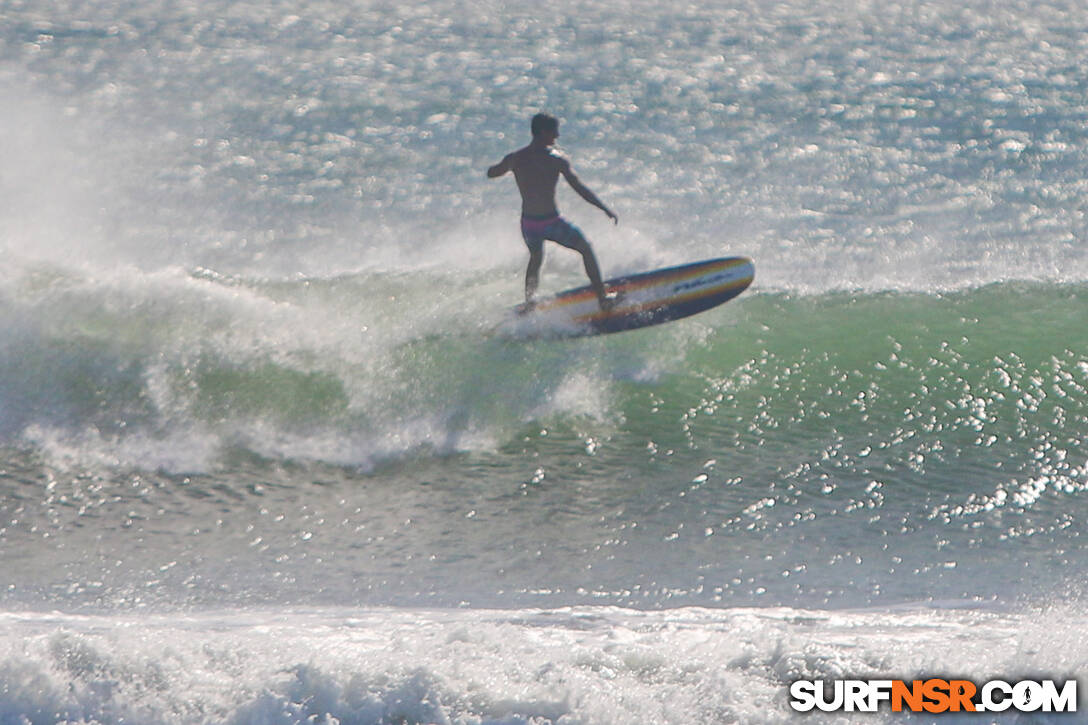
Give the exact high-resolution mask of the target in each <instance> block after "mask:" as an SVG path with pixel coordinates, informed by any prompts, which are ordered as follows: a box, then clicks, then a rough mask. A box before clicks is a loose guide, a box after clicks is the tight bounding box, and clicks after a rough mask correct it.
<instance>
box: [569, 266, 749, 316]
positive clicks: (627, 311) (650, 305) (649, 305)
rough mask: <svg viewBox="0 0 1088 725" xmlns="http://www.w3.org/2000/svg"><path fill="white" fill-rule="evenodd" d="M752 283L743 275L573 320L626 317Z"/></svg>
mask: <svg viewBox="0 0 1088 725" xmlns="http://www.w3.org/2000/svg"><path fill="white" fill-rule="evenodd" d="M751 283H752V279H751V278H750V277H744V278H742V279H738V280H733V281H732V282H729V283H727V284H723V285H719V286H717V287H712V288H711V289H709V290H700V291H698V292H691V293H689V294H686V295H682V296H680V297H669V298H668V299H663V300H654V301H653V302H645V303H643V304H641V305H636V306H634V307H621V308H619V309H616V310H598V311H596V312H593V313H590V314H588V315H582V316H581V317H575V318H574V321H575V322H578V323H583V322H596V321H597V320H604V319H607V318H609V317H626V316H628V315H639V314H642V313H645V312H652V311H654V310H659V309H661V308H663V307H673V306H676V305H681V304H684V303H685V302H693V301H695V300H699V299H703V298H704V297H713V296H715V295H719V294H721V293H722V292H726V291H728V290H733V289H736V288H737V287H741V288H744V287H747V286H748V285H750V284H751Z"/></svg>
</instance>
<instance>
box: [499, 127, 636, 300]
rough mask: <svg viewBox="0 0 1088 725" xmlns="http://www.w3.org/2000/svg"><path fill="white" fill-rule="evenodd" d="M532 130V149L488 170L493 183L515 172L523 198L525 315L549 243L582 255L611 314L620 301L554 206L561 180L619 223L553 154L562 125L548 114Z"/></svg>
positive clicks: (583, 242) (576, 233)
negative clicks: (526, 254)
mask: <svg viewBox="0 0 1088 725" xmlns="http://www.w3.org/2000/svg"><path fill="white" fill-rule="evenodd" d="M530 129H531V130H532V133H533V139H532V141H530V142H529V145H528V146H526V147H525V148H522V149H518V150H517V151H514V152H513V153H510V154H507V155H506V157H505V158H503V160H502V161H500V162H499V163H497V164H495V165H494V166H492V167H491V168H489V169H488V170H487V177H488V178H489V179H496V178H498V177H500V176H503V175H505V174H506V173H507V172H509V171H513V172H514V179H515V180H516V181H517V184H518V190H519V191H520V192H521V236H522V238H523V239H525V244H526V246H527V247H529V267H528V268H527V269H526V270H525V306H524V307H523V308H522V309H523V310H524V311H528V310H530V309H532V307H533V305H534V304H535V303H534V301H533V296H534V295H535V294H536V288H537V285H538V283H539V281H540V266H541V264H542V263H543V262H544V241H545V240H547V239H550V240H551V241H553V242H557V243H559V244H561V245H562V246H564V247H566V248H567V249H573V250H574V251H576V252H578V253H579V254H581V255H582V264H583V265H584V266H585V269H586V276H588V277H589V283H590V286H591V287H592V288H593V291H594V292H595V293H596V295H597V300H598V301H599V303H600V305H601V309H603V310H607V309H611V308H612V307H613V306H614V305H615V304H616V302H617V301H618V298H617V296H616V295H614V294H612V295H610V294H608V292H607V290H605V286H604V283H603V282H602V281H601V270H600V267H599V266H598V265H597V258H596V257H595V256H594V254H593V248H592V247H590V246H589V242H588V241H586V238H585V236H584V235H583V234H582V231H581V230H580V229H579V228H578V227H576V226H574V225H573V224H571V223H570V222H568V221H567V220H566V219H564V218H563V217H562V216H560V215H559V209H558V207H557V206H556V204H555V187H556V184H558V182H559V176H560V174H562V176H563V178H564V179H566V180H567V183H568V184H570V186H571V188H572V189H574V190H575V191H576V192H578V194H579V195H580V196H581V197H582V198H583V199H585V200H586V201H587V202H589V203H590V204H592V205H593V206H595V207H597V208H598V209H600V210H601V211H603V212H604V213H605V214H606V215H607V216H608V218H609V219H611V220H612V223H613V224H618V223H619V217H617V216H616V215H615V214H613V213H612V210H611V209H609V208H608V207H607V206H605V205H604V204H603V203H602V202H601V200H600V199H598V198H597V195H596V194H594V193H593V192H592V191H590V190H589V189H588V188H587V187H586V185H585V184H583V183H582V182H581V180H580V179H579V178H578V176H577V175H575V173H574V170H573V169H572V168H571V165H570V160H569V159H568V158H567V157H566V156H565V155H564V154H563V153H562V152H561V151H559V149H557V148H555V142H556V139H558V138H559V120H558V119H556V118H555V117H554V116H549V115H548V114H546V113H538V114H537V115H535V116H533V119H532V122H531V124H530Z"/></svg>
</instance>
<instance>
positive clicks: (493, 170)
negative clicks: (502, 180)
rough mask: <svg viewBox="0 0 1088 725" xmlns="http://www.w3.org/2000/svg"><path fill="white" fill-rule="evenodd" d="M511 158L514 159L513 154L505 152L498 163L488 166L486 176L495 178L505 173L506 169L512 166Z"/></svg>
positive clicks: (508, 169)
mask: <svg viewBox="0 0 1088 725" xmlns="http://www.w3.org/2000/svg"><path fill="white" fill-rule="evenodd" d="M513 160H514V155H513V154H507V155H506V156H505V157H503V160H502V161H500V162H499V163H497V164H495V165H494V166H492V167H490V168H488V170H487V178H489V179H496V178H498V177H500V176H502V175H503V174H505V173H507V172H508V171H510V170H511V169H512V168H513V164H512V163H511V162H512V161H513Z"/></svg>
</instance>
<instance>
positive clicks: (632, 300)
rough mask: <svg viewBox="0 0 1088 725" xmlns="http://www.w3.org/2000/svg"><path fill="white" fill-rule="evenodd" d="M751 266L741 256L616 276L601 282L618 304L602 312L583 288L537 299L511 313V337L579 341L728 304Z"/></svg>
mask: <svg viewBox="0 0 1088 725" xmlns="http://www.w3.org/2000/svg"><path fill="white" fill-rule="evenodd" d="M755 273H756V270H755V265H753V264H752V260H750V259H747V258H745V257H723V258H720V259H708V260H705V261H702V262H694V263H691V264H684V265H680V266H678V267H666V268H664V269H657V270H654V271H652V272H642V273H639V274H631V275H627V276H623V277H617V278H615V279H610V280H607V281H606V282H605V287H606V288H607V290H608V292H609V293H610V294H611V293H615V294H617V295H619V297H620V300H619V301H618V302H617V303H616V305H615V306H614V307H613V308H612V309H610V310H602V309H601V308H600V305H599V304H598V302H597V296H596V295H595V294H594V293H593V290H592V288H590V287H589V285H586V286H584V287H576V288H574V289H569V290H567V291H565V292H560V293H559V294H557V295H554V296H551V297H546V298H544V299H541V300H539V301H538V302H537V303H536V305H535V306H534V307H533V308H532V309H531V310H529V311H522V312H519V311H518V310H517V308H515V311H514V312H513V313H512V314H513V315H514V319H513V327H514V330H513V331H514V332H515V334H519V335H523V336H526V337H540V336H555V337H581V336H585V335H602V334H610V333H615V332H624V331H626V330H636V329H638V328H640V327H648V326H650V325H660V324H661V323H663V322H670V321H672V320H679V319H681V318H684V317H690V316H691V315H695V314H698V313H700V312H704V311H706V310H709V309H710V308H712V307H717V306H718V305H720V304H722V303H724V302H728V301H729V300H731V299H733V298H734V297H736V296H737V295H739V294H740V293H741V292H743V291H744V290H746V289H747V288H748V285H750V284H751V283H752V280H753V279H754V278H755Z"/></svg>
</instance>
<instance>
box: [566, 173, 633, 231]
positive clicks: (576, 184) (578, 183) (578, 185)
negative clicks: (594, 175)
mask: <svg viewBox="0 0 1088 725" xmlns="http://www.w3.org/2000/svg"><path fill="white" fill-rule="evenodd" d="M563 178H564V179H566V180H567V183H568V184H570V188H572V189H574V190H575V191H577V192H578V195H579V196H580V197H582V198H583V199H585V200H586V201H587V202H589V203H590V204H592V205H593V206H595V207H597V208H598V209H600V210H601V211H603V212H604V213H605V214H606V215H608V218H609V219H611V220H612V223H613V224H619V223H620V218H619V217H618V216H616V215H615V214H613V213H612V210H611V209H609V208H608V207H607V206H605V205H604V202H603V201H601V200H600V199H598V198H597V195H596V194H594V193H593V192H592V191H590V190H589V187H588V186H586V185H585V184H583V183H582V180H581V179H579V178H578V175H577V174H575V173H574V169H572V168H571V167H570V164H569V163H567V164H563Z"/></svg>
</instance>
